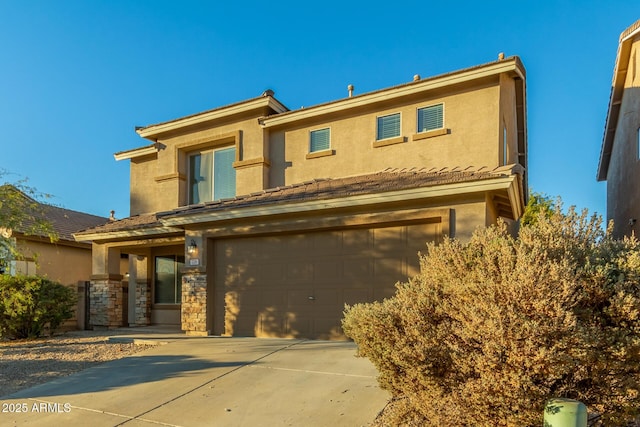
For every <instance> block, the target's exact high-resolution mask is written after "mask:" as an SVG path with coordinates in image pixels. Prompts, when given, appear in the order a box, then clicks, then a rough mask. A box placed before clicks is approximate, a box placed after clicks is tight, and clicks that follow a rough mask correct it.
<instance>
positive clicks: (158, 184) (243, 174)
mask: <svg viewBox="0 0 640 427" xmlns="http://www.w3.org/2000/svg"><path fill="white" fill-rule="evenodd" d="M158 143H160V144H161V147H162V148H161V149H160V150H159V151H158V153H157V154H155V155H150V156H146V157H143V158H139V159H132V161H131V215H136V214H140V213H149V212H157V211H162V210H168V209H173V208H176V207H178V206H182V205H185V204H186V203H187V201H188V187H187V182H186V178H187V172H188V170H187V168H188V157H187V156H188V154H189V153H190V152H194V151H197V150H202V149H210V148H213V147H232V146H234V145H235V146H236V150H237V151H238V152H237V153H236V157H237V158H238V160H252V159H257V158H264V157H266V153H265V143H264V136H263V130H262V128H261V127H260V125H259V124H258V117H257V116H254V117H250V118H241V119H238V120H235V121H231V122H227V123H223V124H218V125H217V126H215V127H213V128H208V129H201V130H193V131H191V132H189V133H187V134H181V135H177V136H169V137H164V138H161V139H158ZM263 175H264V173H263V171H262V167H260V166H256V167H248V168H247V167H239V168H237V170H236V187H237V191H236V194H247V193H250V192H252V191H255V188H256V184H257V185H258V186H260V187H261V188H260V189H262V187H263V186H264V185H265V184H264V179H263Z"/></svg>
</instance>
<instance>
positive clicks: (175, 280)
mask: <svg viewBox="0 0 640 427" xmlns="http://www.w3.org/2000/svg"><path fill="white" fill-rule="evenodd" d="M183 267H184V256H181V255H164V256H157V257H156V259H155V277H154V279H155V281H154V298H153V300H154V302H155V303H156V304H180V302H181V301H182V268H183Z"/></svg>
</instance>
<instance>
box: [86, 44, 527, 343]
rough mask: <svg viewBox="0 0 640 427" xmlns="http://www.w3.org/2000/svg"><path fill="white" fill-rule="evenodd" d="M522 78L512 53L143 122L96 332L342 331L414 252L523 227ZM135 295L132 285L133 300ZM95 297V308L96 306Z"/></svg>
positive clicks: (103, 235) (106, 255) (102, 267)
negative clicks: (301, 104) (304, 102)
mask: <svg viewBox="0 0 640 427" xmlns="http://www.w3.org/2000/svg"><path fill="white" fill-rule="evenodd" d="M525 95H526V92H525V70H524V67H523V65H522V63H521V62H520V60H519V58H517V57H511V58H507V59H505V58H503V57H502V56H501V57H500V59H499V60H498V61H496V62H492V63H489V64H484V65H480V66H476V67H472V68H468V69H464V70H460V71H455V72H452V73H448V74H445V75H440V76H436V77H431V78H426V79H422V78H420V77H419V76H415V77H414V78H413V81H411V82H409V83H406V84H402V85H399V86H395V87H391V88H387V89H383V90H379V91H375V92H370V93H365V94H362V95H357V96H354V95H353V94H352V86H350V87H349V96H348V97H347V98H344V99H340V100H337V101H334V102H329V103H325V104H321V105H316V106H312V107H305V108H300V109H298V110H293V111H290V110H289V109H288V108H286V107H285V106H284V105H283V104H282V103H281V102H280V101H278V100H277V99H276V98H275V97H274V93H273V92H272V91H266V92H264V93H263V94H262V96H260V97H257V98H253V99H249V100H247V101H243V102H239V103H236V104H233V105H227V106H224V107H220V108H216V109H213V110H210V111H205V112H203V113H198V114H194V115H191V116H187V117H182V118H178V119H176V120H171V121H168V122H164V123H159V124H155V125H150V126H146V127H143V128H137V129H136V131H137V133H138V134H139V135H140V136H141V137H143V138H145V139H148V140H149V141H151V144H149V145H145V146H142V147H140V148H136V149H133V150H129V151H124V152H119V153H116V154H115V158H116V160H130V162H131V188H130V191H131V215H132V216H131V217H129V218H125V219H122V220H119V221H114V222H110V223H108V224H105V225H103V226H100V227H95V228H92V229H89V230H85V231H83V232H80V233H76V234H75V237H76V238H77V239H79V240H91V241H93V261H94V263H93V265H94V270H93V276H92V282H91V283H92V290H91V292H92V298H96V299H100V298H101V301H102V302H101V303H99V304H101V305H100V307H101V309H100V310H94V306H92V319H91V321H92V323H93V324H94V325H98V326H107V327H116V326H120V325H121V324H122V323H123V319H122V316H121V313H120V310H119V309H118V308H117V307H120V306H121V305H122V298H123V297H122V295H121V293H120V291H119V289H121V286H120V281H121V280H122V276H121V275H120V272H119V271H118V268H117V260H119V259H120V256H121V254H128V255H129V272H130V278H129V281H130V282H129V283H130V292H129V298H130V300H129V313H128V316H129V319H130V322H129V323H130V324H132V325H133V324H136V325H148V324H174V325H180V326H181V327H182V329H183V330H185V331H186V332H187V334H191V335H206V334H213V335H226V336H232V335H233V336H261V337H268V336H278V337H312V338H342V337H343V334H342V330H341V327H340V321H341V318H342V312H343V309H344V305H345V303H346V304H354V303H357V302H368V301H374V300H382V299H383V298H386V297H390V296H392V295H393V294H394V290H395V288H394V286H395V284H396V282H398V281H405V280H407V278H408V277H409V276H412V275H414V274H416V273H417V272H418V270H419V261H418V256H417V254H418V252H419V251H424V250H425V248H426V246H425V245H426V242H431V241H434V242H439V241H442V239H443V238H445V237H446V236H451V237H457V238H461V239H468V238H469V237H470V236H471V234H472V233H473V231H474V229H476V228H477V227H478V226H487V225H490V224H494V223H496V221H497V220H498V218H503V219H505V220H506V221H507V222H508V223H514V222H515V221H516V220H517V219H518V218H519V217H520V216H521V214H522V212H523V209H524V206H525V199H526V194H527V180H526V166H527V124H526V99H525ZM134 288H135V292H134V291H133V289H134ZM92 301H93V300H92Z"/></svg>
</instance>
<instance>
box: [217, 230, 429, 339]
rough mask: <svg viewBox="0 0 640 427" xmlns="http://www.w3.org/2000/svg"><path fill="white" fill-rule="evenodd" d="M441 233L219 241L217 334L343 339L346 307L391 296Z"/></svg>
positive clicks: (358, 232)
mask: <svg viewBox="0 0 640 427" xmlns="http://www.w3.org/2000/svg"><path fill="white" fill-rule="evenodd" d="M440 234H441V232H440V224H439V223H430V224H413V225H403V226H393V227H381V228H373V229H348V230H333V231H323V232H311V233H306V234H289V235H278V236H268V237H249V238H240V239H220V240H216V241H215V244H214V257H215V263H214V269H215V271H214V284H213V285H214V293H213V298H214V299H213V301H211V300H210V301H209V304H212V305H213V307H214V312H213V316H214V319H213V325H214V333H215V334H227V335H233V336H259V337H306V338H319V339H340V338H344V336H343V333H342V329H341V327H340V320H341V318H342V312H343V310H344V304H345V303H347V304H354V303H357V302H369V301H374V300H382V299H383V298H386V297H389V296H392V295H393V294H394V291H395V288H394V285H395V284H396V282H398V281H406V280H407V278H408V277H409V276H412V275H414V274H416V273H417V272H418V266H419V262H418V256H417V253H418V251H424V249H425V244H426V242H427V241H433V240H434V239H436V238H437V237H439V236H440ZM210 298H211V295H210Z"/></svg>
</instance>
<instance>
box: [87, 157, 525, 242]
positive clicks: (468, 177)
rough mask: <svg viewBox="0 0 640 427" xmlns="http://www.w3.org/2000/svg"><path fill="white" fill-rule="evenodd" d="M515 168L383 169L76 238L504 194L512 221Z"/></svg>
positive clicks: (518, 202) (516, 199) (519, 203)
mask: <svg viewBox="0 0 640 427" xmlns="http://www.w3.org/2000/svg"><path fill="white" fill-rule="evenodd" d="M523 172H524V171H523V168H522V167H521V166H519V165H508V166H502V167H499V168H496V169H492V170H490V169H487V168H471V167H469V168H466V169H460V168H456V169H441V170H435V169H431V170H425V169H410V170H407V169H401V170H398V169H388V170H385V171H381V172H377V173H373V174H367V175H358V176H351V177H346V178H339V179H316V180H313V181H308V182H303V183H300V184H295V185H289V186H285V187H276V188H272V189H268V190H263V191H260V192H256V193H252V194H248V195H244V196H238V197H234V198H229V199H223V200H218V201H213V202H208V203H202V204H198V205H190V206H185V207H181V208H177V209H174V210H170V211H165V212H158V213H155V214H146V215H138V216H134V217H130V218H125V219H122V220H119V221H112V222H110V223H107V224H104V225H102V226H99V227H95V228H92V229H89V230H85V231H82V232H80V233H76V234H75V237H76V239H86V240H102V239H112V238H120V237H132V238H133V237H139V236H142V235H151V234H160V233H165V234H166V233H171V232H177V231H180V228H179V227H181V226H185V225H190V224H198V223H206V222H213V221H221V220H227V219H239V218H250V217H258V216H267V215H277V214H281V213H296V212H300V213H301V212H311V211H318V210H323V209H335V208H340V207H352V206H356V205H367V204H373V203H383V202H384V203H389V202H394V201H406V200H411V199H412V198H413V199H424V198H428V197H437V196H446V195H455V194H466V193H472V192H479V191H492V190H504V191H506V192H507V193H509V194H508V196H507V197H508V198H509V200H510V202H509V204H510V209H512V210H513V211H515V212H513V215H514V216H515V217H519V216H520V210H521V209H522V208H523V207H524V197H523V195H522V194H518V193H517V191H516V190H514V188H515V189H517V188H519V185H515V184H514V181H516V180H517V177H518V176H521V175H522V174H523Z"/></svg>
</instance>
